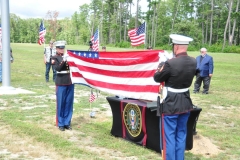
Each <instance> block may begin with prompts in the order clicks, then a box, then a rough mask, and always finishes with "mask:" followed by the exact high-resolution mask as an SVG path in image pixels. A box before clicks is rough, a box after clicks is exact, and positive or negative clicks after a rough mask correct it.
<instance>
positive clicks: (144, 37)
mask: <svg viewBox="0 0 240 160" xmlns="http://www.w3.org/2000/svg"><path fill="white" fill-rule="evenodd" d="M146 35H147V22H146V21H145V35H144V49H146V44H147V43H146V40H147V38H146V37H147V36H146Z"/></svg>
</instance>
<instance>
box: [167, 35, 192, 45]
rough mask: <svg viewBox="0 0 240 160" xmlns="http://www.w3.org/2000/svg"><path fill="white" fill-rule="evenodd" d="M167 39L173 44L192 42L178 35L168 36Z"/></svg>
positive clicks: (190, 39)
mask: <svg viewBox="0 0 240 160" xmlns="http://www.w3.org/2000/svg"><path fill="white" fill-rule="evenodd" d="M169 37H170V38H171V39H172V43H173V44H189V42H191V41H193V39H192V38H190V37H186V36H183V35H179V34H170V36H169Z"/></svg>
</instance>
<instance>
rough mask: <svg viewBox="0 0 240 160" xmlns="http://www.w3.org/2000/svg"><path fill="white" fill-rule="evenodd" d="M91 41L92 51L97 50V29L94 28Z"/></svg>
mask: <svg viewBox="0 0 240 160" xmlns="http://www.w3.org/2000/svg"><path fill="white" fill-rule="evenodd" d="M91 41H92V43H93V46H92V47H93V51H98V48H99V31H98V29H97V30H96V32H95V33H94V35H93V36H92V38H91Z"/></svg>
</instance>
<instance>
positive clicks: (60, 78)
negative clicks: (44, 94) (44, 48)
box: [52, 54, 72, 86]
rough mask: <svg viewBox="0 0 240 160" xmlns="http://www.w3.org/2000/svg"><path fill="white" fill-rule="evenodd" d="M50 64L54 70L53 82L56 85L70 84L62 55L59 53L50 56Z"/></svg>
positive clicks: (68, 71) (67, 67) (67, 66)
mask: <svg viewBox="0 0 240 160" xmlns="http://www.w3.org/2000/svg"><path fill="white" fill-rule="evenodd" d="M52 65H53V68H54V69H55V70H56V74H57V75H56V80H55V84H56V85H57V86H63V85H70V84H72V81H71V77H70V70H69V65H68V63H67V61H63V57H62V56H61V55H59V54H57V55H55V56H53V57H52Z"/></svg>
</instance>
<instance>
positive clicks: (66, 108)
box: [52, 41, 74, 131]
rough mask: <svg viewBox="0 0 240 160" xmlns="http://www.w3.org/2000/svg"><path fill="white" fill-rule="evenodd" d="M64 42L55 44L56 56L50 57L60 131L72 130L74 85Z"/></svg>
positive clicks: (57, 122)
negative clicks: (53, 72)
mask: <svg viewBox="0 0 240 160" xmlns="http://www.w3.org/2000/svg"><path fill="white" fill-rule="evenodd" d="M65 45H66V42H65V41H57V42H55V46H56V51H57V54H56V55H55V56H53V57H52V64H53V68H54V69H55V70H56V80H55V84H56V102H57V107H56V126H58V128H59V130H60V131H64V130H65V129H67V130H72V128H71V119H72V114H73V100H74V84H72V80H71V77H70V70H69V65H68V62H67V57H68V55H67V53H65V54H64V50H65Z"/></svg>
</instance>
